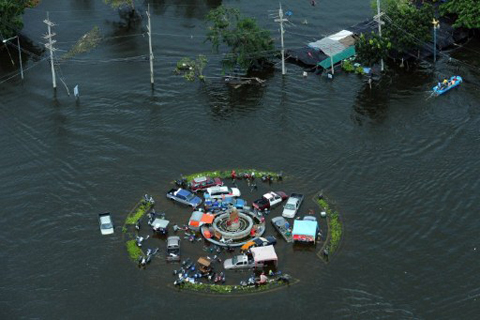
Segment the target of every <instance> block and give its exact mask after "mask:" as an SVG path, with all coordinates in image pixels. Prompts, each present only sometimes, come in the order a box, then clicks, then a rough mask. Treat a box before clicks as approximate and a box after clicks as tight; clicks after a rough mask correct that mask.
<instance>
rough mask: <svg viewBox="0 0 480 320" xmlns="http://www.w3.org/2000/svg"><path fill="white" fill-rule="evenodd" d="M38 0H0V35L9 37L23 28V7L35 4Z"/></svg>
mask: <svg viewBox="0 0 480 320" xmlns="http://www.w3.org/2000/svg"><path fill="white" fill-rule="evenodd" d="M38 3H39V0H0V33H1V34H0V35H1V36H3V37H4V38H8V37H11V36H13V35H15V34H16V33H18V31H19V30H21V29H22V28H23V21H22V14H23V12H24V11H25V8H31V7H34V6H36V5H37V4H38Z"/></svg>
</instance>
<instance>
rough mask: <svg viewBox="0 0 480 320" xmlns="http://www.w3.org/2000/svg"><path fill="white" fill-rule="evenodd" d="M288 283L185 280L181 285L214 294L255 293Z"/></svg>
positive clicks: (184, 288) (191, 289)
mask: <svg viewBox="0 0 480 320" xmlns="http://www.w3.org/2000/svg"><path fill="white" fill-rule="evenodd" d="M291 284H292V283H291ZM286 285H287V284H285V283H283V282H280V281H272V282H269V283H267V284H263V285H260V286H257V287H255V286H240V285H224V284H222V285H218V284H209V283H190V282H185V283H183V284H182V285H181V286H180V289H182V290H190V291H195V292H204V293H213V294H231V293H255V292H262V291H267V290H271V289H274V288H279V287H282V286H286Z"/></svg>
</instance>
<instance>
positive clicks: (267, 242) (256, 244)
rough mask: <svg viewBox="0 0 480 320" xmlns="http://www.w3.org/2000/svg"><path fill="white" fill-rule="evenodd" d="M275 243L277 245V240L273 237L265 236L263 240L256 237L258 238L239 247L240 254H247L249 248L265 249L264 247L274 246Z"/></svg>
mask: <svg viewBox="0 0 480 320" xmlns="http://www.w3.org/2000/svg"><path fill="white" fill-rule="evenodd" d="M276 243H277V239H276V238H275V237H274V236H267V237H265V238H263V237H258V238H255V239H253V240H250V241H248V242H247V243H245V244H244V245H243V246H241V247H240V252H247V251H249V250H250V249H251V248H255V247H265V246H270V245H274V244H276Z"/></svg>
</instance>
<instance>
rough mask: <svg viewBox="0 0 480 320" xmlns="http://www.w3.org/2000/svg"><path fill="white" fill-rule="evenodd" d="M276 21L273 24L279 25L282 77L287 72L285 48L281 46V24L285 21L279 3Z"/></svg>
mask: <svg viewBox="0 0 480 320" xmlns="http://www.w3.org/2000/svg"><path fill="white" fill-rule="evenodd" d="M278 17H279V18H278V19H275V20H274V21H275V22H279V23H280V41H281V44H282V75H285V74H286V73H287V72H286V70H285V48H284V46H283V33H284V31H283V23H284V22H287V21H288V20H287V19H284V18H283V10H282V4H281V3H280V8H279V9H278Z"/></svg>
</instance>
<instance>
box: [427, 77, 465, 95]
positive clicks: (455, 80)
mask: <svg viewBox="0 0 480 320" xmlns="http://www.w3.org/2000/svg"><path fill="white" fill-rule="evenodd" d="M462 82H463V79H462V77H460V76H453V77H451V78H450V80H448V84H447V85H446V86H443V85H441V84H438V85H436V86H435V87H433V89H432V90H433V93H434V94H435V95H436V96H439V95H441V94H444V93H445V92H447V91H448V90H450V89H453V88H455V87H457V86H459V85H460V83H462Z"/></svg>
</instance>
